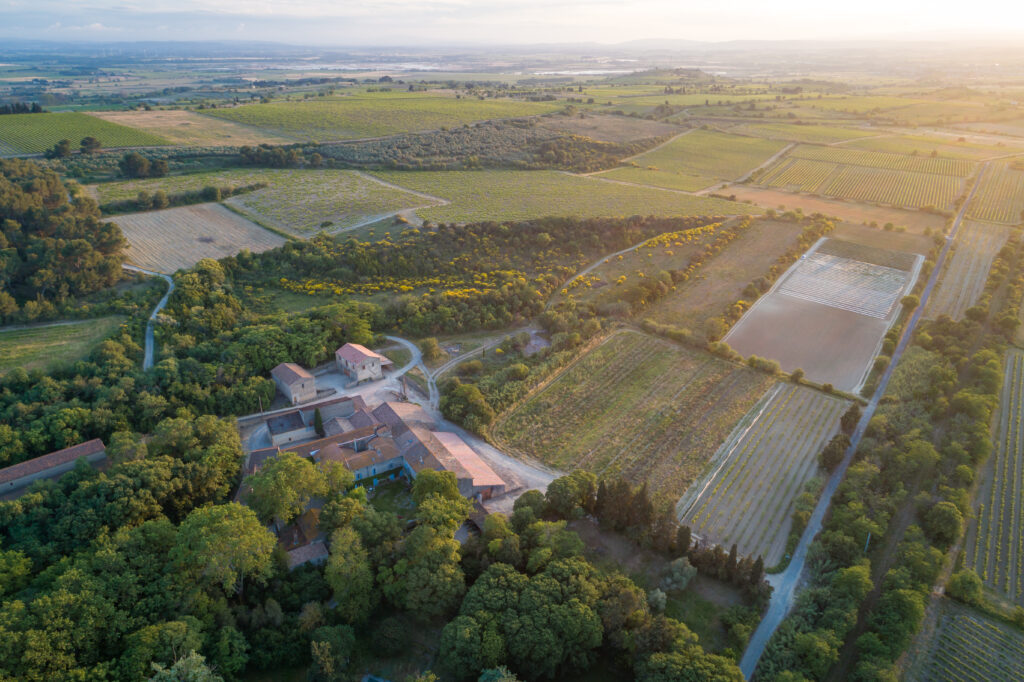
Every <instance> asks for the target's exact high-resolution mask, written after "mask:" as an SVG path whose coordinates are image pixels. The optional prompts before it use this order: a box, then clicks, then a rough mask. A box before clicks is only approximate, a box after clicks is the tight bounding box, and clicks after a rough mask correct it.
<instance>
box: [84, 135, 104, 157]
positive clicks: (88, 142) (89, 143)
mask: <svg viewBox="0 0 1024 682" xmlns="http://www.w3.org/2000/svg"><path fill="white" fill-rule="evenodd" d="M81 145H82V153H83V154H95V153H96V152H98V151H99V150H100V149H101V148H102V147H103V145H102V144H100V141H99V140H97V139H96V138H95V137H93V136H92V135H89V136H87V137H83V138H82V142H81Z"/></svg>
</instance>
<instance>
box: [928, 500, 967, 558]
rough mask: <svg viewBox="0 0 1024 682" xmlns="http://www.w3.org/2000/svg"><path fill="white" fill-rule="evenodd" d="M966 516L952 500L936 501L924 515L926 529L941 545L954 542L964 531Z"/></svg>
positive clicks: (946, 545)
mask: <svg viewBox="0 0 1024 682" xmlns="http://www.w3.org/2000/svg"><path fill="white" fill-rule="evenodd" d="M963 525H964V517H963V514H961V513H960V510H959V509H958V508H957V506H956V505H955V504H953V503H952V502H945V501H943V502H938V503H936V504H935V505H934V506H933V507H932V508H931V509H929V510H928V512H927V513H926V514H925V517H924V529H925V531H926V532H927V533H928V536H929V537H930V538H931V539H932V540H933V541H934V542H935V543H936V544H937V545H939V546H942V547H948V546H949V545H951V544H953V542H955V541H956V539H957V538H958V537H960V533H961V532H962V531H963Z"/></svg>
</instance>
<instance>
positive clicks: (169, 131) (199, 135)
mask: <svg viewBox="0 0 1024 682" xmlns="http://www.w3.org/2000/svg"><path fill="white" fill-rule="evenodd" d="M90 115H91V116H96V117H97V118H101V119H103V120H104V121H109V122H111V123H116V124H119V125H123V126H128V127H129V128H134V129H136V130H141V131H144V132H146V133H149V134H150V135H156V136H157V137H161V138H163V139H165V140H167V141H168V142H170V143H171V144H175V145H182V146H186V147H203V146H220V145H232V146H239V145H247V144H248V145H257V144H262V143H268V144H280V143H286V142H290V141H291V140H288V139H286V138H283V137H278V136H276V135H271V134H268V133H264V132H261V131H259V130H255V129H253V128H250V127H249V126H245V125H242V124H239V123H235V122H233V121H227V120H224V119H218V118H214V117H212V116H203V115H202V114H197V113H195V112H193V111H186V110H184V109H153V110H151V111H143V110H141V109H140V110H132V111H97V112H93V113H91V114H90Z"/></svg>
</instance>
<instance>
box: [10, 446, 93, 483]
mask: <svg viewBox="0 0 1024 682" xmlns="http://www.w3.org/2000/svg"><path fill="white" fill-rule="evenodd" d="M105 450H106V447H105V446H104V445H103V441H102V440H100V439H99V438H94V439H92V440H88V441H86V442H84V443H79V444H78V445H73V446H71V447H70V448H64V449H63V450H57V451H56V452H51V453H49V454H47V455H41V456H39V457H36V458H34V459H30V460H26V461H24V462H20V463H18V464H14V465H12V466H9V467H7V468H5V469H0V484H2V483H9V482H10V481H16V480H18V479H19V478H22V477H24V476H31V475H32V474H38V473H40V472H43V471H46V470H47V469H53V468H54V467H58V466H60V465H62V464H67V463H68V462H74V461H75V460H76V459H78V458H79V457H90V456H92V455H95V454H98V453H100V452H104V451H105Z"/></svg>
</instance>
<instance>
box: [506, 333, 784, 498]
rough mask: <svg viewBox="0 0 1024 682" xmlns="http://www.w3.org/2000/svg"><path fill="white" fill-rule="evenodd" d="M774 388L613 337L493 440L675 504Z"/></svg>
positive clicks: (664, 346)
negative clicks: (644, 488)
mask: <svg viewBox="0 0 1024 682" xmlns="http://www.w3.org/2000/svg"><path fill="white" fill-rule="evenodd" d="M772 382H773V380H772V378H771V377H768V376H767V375H765V374H762V373H760V372H755V371H753V370H750V369H747V368H745V367H742V366H740V365H736V364H733V363H730V362H726V361H724V360H721V359H719V358H716V357H714V356H712V355H710V354H708V353H704V352H701V351H694V350H689V349H685V348H682V347H680V346H677V345H675V344H672V343H669V342H667V341H664V340H662V339H658V338H655V337H652V336H648V335H646V334H641V333H639V332H635V331H619V332H616V333H613V334H612V335H610V336H609V337H607V338H606V339H605V340H604V341H602V342H601V343H600V345H598V346H596V347H595V348H593V349H592V350H590V351H589V352H587V353H586V354H585V355H583V356H582V357H581V358H580V359H579V360H577V361H576V362H575V363H574V364H572V365H570V366H569V367H568V368H566V369H565V370H563V371H562V372H561V373H559V374H558V375H557V376H556V377H555V378H554V379H553V380H551V381H550V383H548V384H547V385H546V386H544V387H543V388H542V389H540V390H539V391H537V392H536V393H534V394H533V395H532V396H530V397H529V398H528V399H527V400H526V401H525V402H523V403H522V404H521V405H520V406H518V407H517V408H515V409H513V410H511V411H510V412H508V413H506V414H505V415H503V416H502V417H501V418H500V419H499V421H498V423H497V424H496V425H495V426H494V428H493V430H492V433H493V434H494V436H495V437H496V438H497V439H498V440H499V442H501V444H502V446H503V447H507V448H509V450H510V451H512V452H517V453H522V454H524V455H526V456H529V457H533V458H536V459H539V460H541V461H543V462H545V463H547V464H550V465H552V466H555V467H557V468H559V469H562V470H571V469H575V468H582V469H586V470H588V471H593V472H594V473H596V474H598V475H612V474H621V475H623V476H625V477H626V478H627V479H629V480H631V481H633V482H634V483H640V482H642V481H646V482H647V483H648V485H649V486H650V488H651V491H652V493H653V494H654V495H655V497H657V498H659V499H663V500H666V501H669V500H671V501H675V500H676V499H678V498H679V496H680V495H681V494H682V493H683V491H684V490H686V488H687V487H688V486H689V485H690V484H691V483H692V482H693V481H694V480H695V479H696V477H697V476H698V475H699V474H700V472H701V471H702V470H703V469H704V467H705V465H706V463H707V460H708V459H709V458H710V457H711V455H712V454H713V453H714V452H715V451H716V450H717V449H718V447H719V445H720V444H721V443H722V442H723V441H724V440H725V438H726V436H727V435H728V434H729V432H730V431H731V430H732V428H733V426H734V424H735V423H736V422H737V421H739V419H740V418H741V417H742V416H743V414H745V413H746V412H747V411H748V410H749V409H750V407H751V406H752V405H753V404H754V403H755V402H756V401H757V399H758V398H759V397H760V396H761V395H762V394H763V393H764V391H765V390H766V389H767V388H768V386H769V385H771V383H772Z"/></svg>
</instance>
